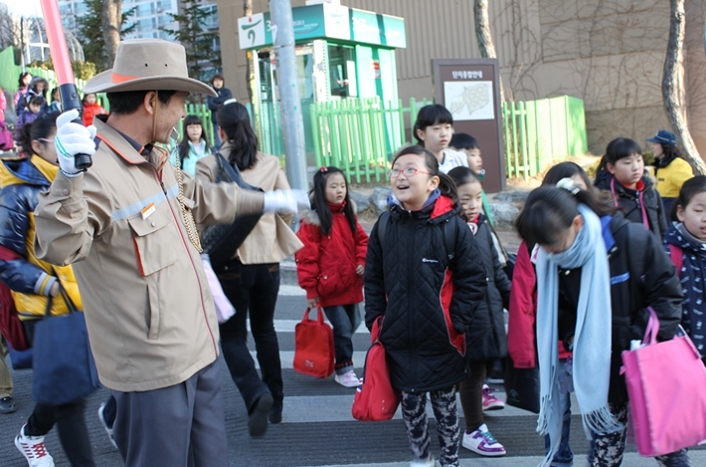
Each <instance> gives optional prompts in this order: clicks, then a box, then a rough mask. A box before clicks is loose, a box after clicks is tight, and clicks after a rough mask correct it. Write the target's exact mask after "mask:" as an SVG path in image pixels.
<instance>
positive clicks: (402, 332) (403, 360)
mask: <svg viewBox="0 0 706 467" xmlns="http://www.w3.org/2000/svg"><path fill="white" fill-rule="evenodd" d="M390 211H391V212H390V217H389V220H388V222H387V224H386V228H385V235H384V245H380V237H379V234H378V225H379V224H378V223H376V224H375V227H373V231H372V233H371V234H370V239H369V241H368V254H367V258H366V262H365V263H366V264H365V276H364V277H365V323H366V325H367V326H368V328H371V327H372V324H373V321H375V318H377V317H378V316H380V315H384V316H385V321H384V323H383V326H382V332H381V335H380V340H381V342H382V344H383V345H384V346H385V351H386V352H387V360H388V363H389V366H390V379H391V381H392V386H393V387H394V388H396V389H398V390H403V391H407V392H424V391H432V390H438V389H442V388H448V387H449V386H452V385H454V384H456V383H458V382H460V381H462V380H463V379H465V377H466V375H465V359H464V356H463V353H462V352H460V351H459V349H457V348H456V347H455V346H454V344H453V343H452V342H455V343H456V344H459V341H458V339H456V338H457V337H458V338H460V340H461V341H462V340H463V333H464V332H465V331H466V329H467V328H468V325H469V323H470V322H471V320H472V319H473V314H474V312H475V310H476V308H477V306H478V304H479V303H481V302H482V301H483V299H484V296H485V291H486V280H485V277H486V275H485V270H484V268H483V263H482V261H481V256H480V253H479V251H478V247H477V245H476V241H475V239H474V238H473V235H472V234H471V232H470V230H469V229H468V227H467V226H466V224H465V223H464V222H463V221H462V220H461V219H460V218H459V217H458V215H457V211H458V207H457V206H456V205H454V204H453V202H452V201H451V200H450V199H449V198H447V197H445V196H441V197H439V198H438V199H437V200H436V201H434V202H432V203H431V204H430V205H429V206H427V207H425V208H424V209H422V210H421V211H417V212H409V211H405V210H404V209H402V207H400V206H399V205H396V204H395V205H392V206H391V208H390ZM446 222H449V223H452V226H451V227H452V228H454V229H455V251H454V252H453V254H454V256H453V258H452V259H451V260H448V258H447V255H446V246H445V241H444V223H446ZM449 276H450V277H449ZM444 284H446V286H444ZM460 344H461V345H460V347H461V350H463V345H462V344H463V342H461V343H460Z"/></svg>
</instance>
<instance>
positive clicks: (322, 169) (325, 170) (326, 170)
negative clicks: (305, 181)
mask: <svg viewBox="0 0 706 467" xmlns="http://www.w3.org/2000/svg"><path fill="white" fill-rule="evenodd" d="M319 172H321V173H322V174H325V173H326V172H328V167H326V166H325V165H322V166H321V168H320V169H319Z"/></svg>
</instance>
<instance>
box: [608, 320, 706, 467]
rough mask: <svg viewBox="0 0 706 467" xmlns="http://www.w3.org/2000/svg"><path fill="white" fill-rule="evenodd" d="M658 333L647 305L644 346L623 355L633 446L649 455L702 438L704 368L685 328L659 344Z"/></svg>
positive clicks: (705, 419)
mask: <svg viewBox="0 0 706 467" xmlns="http://www.w3.org/2000/svg"><path fill="white" fill-rule="evenodd" d="M658 331H659V320H658V319H657V315H656V313H655V312H654V310H653V309H652V308H650V320H649V323H648V325H647V329H646V330H645V338H644V340H643V346H642V347H640V348H638V349H636V350H626V351H624V352H623V354H622V357H623V365H624V366H623V371H624V372H625V381H626V383H627V388H628V395H629V396H630V413H631V417H632V424H633V429H634V431H635V440H636V442H637V450H638V452H639V453H640V454H641V455H643V456H648V457H653V456H661V455H664V454H669V453H672V452H675V451H678V450H680V449H683V448H687V447H689V446H694V445H696V444H698V443H700V442H701V441H703V440H706V367H704V364H703V363H702V361H701V356H700V355H699V352H698V351H697V350H696V347H694V344H693V343H692V342H691V339H689V336H687V335H686V333H684V332H683V330H681V331H680V335H677V336H675V337H674V339H672V340H670V341H665V342H659V343H658V342H657V332H658Z"/></svg>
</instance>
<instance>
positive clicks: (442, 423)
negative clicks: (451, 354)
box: [401, 386, 461, 467]
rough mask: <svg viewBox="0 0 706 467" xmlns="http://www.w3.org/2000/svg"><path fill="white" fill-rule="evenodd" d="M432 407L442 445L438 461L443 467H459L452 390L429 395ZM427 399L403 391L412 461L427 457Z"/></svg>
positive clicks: (422, 395)
mask: <svg viewBox="0 0 706 467" xmlns="http://www.w3.org/2000/svg"><path fill="white" fill-rule="evenodd" d="M430 395H431V406H432V409H434V416H435V417H436V434H437V436H438V437H439V444H440V445H441V456H440V458H439V461H440V462H441V465H442V466H443V467H447V466H449V467H452V466H458V450H459V443H460V440H461V434H460V432H459V426H458V408H457V407H456V391H455V388H454V386H451V387H449V388H445V389H440V390H438V391H431V392H430ZM426 404H427V395H426V393H424V392H421V393H411V392H404V391H402V404H401V405H402V417H403V418H404V423H405V426H406V427H407V437H408V438H409V445H410V447H411V448H412V454H413V455H414V459H415V460H426V459H428V458H429V455H430V452H429V451H430V447H429V444H430V443H431V440H430V438H429V423H428V421H427V413H426V410H425V409H426Z"/></svg>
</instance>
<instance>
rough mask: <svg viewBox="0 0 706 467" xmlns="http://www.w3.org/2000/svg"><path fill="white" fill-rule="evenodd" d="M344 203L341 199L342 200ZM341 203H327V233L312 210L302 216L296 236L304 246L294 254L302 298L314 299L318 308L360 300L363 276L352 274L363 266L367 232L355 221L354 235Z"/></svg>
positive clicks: (358, 301)
mask: <svg viewBox="0 0 706 467" xmlns="http://www.w3.org/2000/svg"><path fill="white" fill-rule="evenodd" d="M344 203H345V202H344ZM344 206H345V204H338V205H334V204H329V208H330V209H331V213H332V214H333V221H332V226H331V233H330V234H329V235H322V234H321V223H320V221H319V216H318V214H316V211H310V212H308V213H306V214H304V215H303V216H302V222H301V227H299V232H297V236H298V237H299V239H300V240H301V241H302V243H304V248H302V249H301V250H299V251H298V252H297V253H296V255H295V256H294V258H295V260H296V262H297V276H298V277H299V286H300V287H301V288H302V289H304V290H306V298H307V299H309V298H317V297H318V299H319V303H320V304H321V306H322V307H327V306H336V305H351V304H354V303H360V302H362V301H363V276H359V275H358V274H356V273H355V269H356V267H357V266H359V265H360V266H364V265H365V255H366V253H367V250H368V234H366V233H365V231H364V230H363V228H362V227H361V226H360V224H359V223H358V222H357V221H356V229H355V234H354V233H353V232H352V231H351V226H350V224H349V223H348V219H346V216H345V214H344V213H343V208H344Z"/></svg>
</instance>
